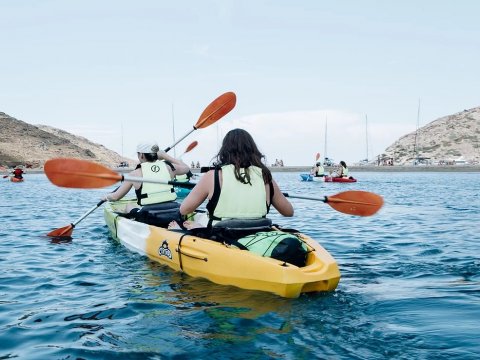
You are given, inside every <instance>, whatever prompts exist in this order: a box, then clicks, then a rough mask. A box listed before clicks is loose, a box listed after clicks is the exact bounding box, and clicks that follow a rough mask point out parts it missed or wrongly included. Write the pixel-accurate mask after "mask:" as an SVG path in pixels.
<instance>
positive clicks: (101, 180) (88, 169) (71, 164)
mask: <svg viewBox="0 0 480 360" xmlns="http://www.w3.org/2000/svg"><path fill="white" fill-rule="evenodd" d="M45 174H46V175H47V177H48V179H49V180H50V181H51V182H52V183H53V184H55V185H57V186H60V187H68V188H80V189H93V188H102V187H106V186H110V185H113V184H115V183H116V182H118V181H121V180H127V181H133V182H152V183H159V184H168V185H174V186H178V187H183V188H187V189H192V188H193V187H194V186H195V183H185V182H178V181H168V182H165V181H159V180H156V179H147V178H141V177H132V176H126V175H122V174H119V173H116V172H115V171H113V170H111V169H109V168H107V167H105V166H103V165H100V164H97V163H93V162H90V161H87V160H79V159H62V158H59V159H51V160H48V161H47V162H46V163H45ZM283 195H284V196H285V197H290V198H295V199H305V200H315V201H321V202H324V203H326V204H328V205H330V206H331V207H332V208H333V209H335V210H337V211H339V212H342V213H345V214H350V215H357V216H370V215H373V214H375V213H376V212H377V211H378V210H379V209H380V208H381V207H382V205H383V198H382V197H381V196H380V195H377V194H374V193H371V192H367V191H358V190H351V191H345V192H341V193H338V194H336V195H332V196H325V197H324V198H323V199H322V198H314V197H307V196H300V195H290V194H288V193H283Z"/></svg>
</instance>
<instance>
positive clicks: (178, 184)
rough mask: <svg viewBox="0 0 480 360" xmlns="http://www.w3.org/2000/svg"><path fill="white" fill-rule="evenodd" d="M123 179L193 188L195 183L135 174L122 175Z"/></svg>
mask: <svg viewBox="0 0 480 360" xmlns="http://www.w3.org/2000/svg"><path fill="white" fill-rule="evenodd" d="M122 178H123V180H126V181H131V182H146V183H153V184H164V185H173V186H178V187H183V188H186V189H193V188H194V187H195V185H196V184H195V183H187V182H181V181H173V180H172V181H162V180H157V179H148V178H143V177H135V176H128V175H124V176H122Z"/></svg>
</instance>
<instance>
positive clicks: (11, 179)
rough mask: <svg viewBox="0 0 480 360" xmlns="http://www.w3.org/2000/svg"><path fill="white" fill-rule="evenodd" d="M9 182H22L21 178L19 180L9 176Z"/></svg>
mask: <svg viewBox="0 0 480 360" xmlns="http://www.w3.org/2000/svg"><path fill="white" fill-rule="evenodd" d="M10 181H11V182H22V181H23V178H22V179H19V178H16V177H14V176H10Z"/></svg>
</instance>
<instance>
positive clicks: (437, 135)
mask: <svg viewBox="0 0 480 360" xmlns="http://www.w3.org/2000/svg"><path fill="white" fill-rule="evenodd" d="M380 157H381V158H383V159H393V161H394V164H395V165H413V164H414V162H415V161H416V162H417V164H419V163H420V164H439V165H448V164H455V163H457V164H458V163H464V162H466V163H468V164H478V163H479V162H480V107H476V108H473V109H470V110H464V111H461V112H459V113H456V114H453V115H448V116H445V117H442V118H439V119H437V120H434V121H432V122H430V123H429V124H427V125H425V126H423V127H421V128H419V129H418V130H417V131H414V132H411V133H409V134H407V135H405V136H402V137H401V138H400V139H398V140H397V141H395V143H393V144H392V145H391V146H389V147H388V148H387V149H386V150H385V152H384V154H382V155H381V156H380Z"/></svg>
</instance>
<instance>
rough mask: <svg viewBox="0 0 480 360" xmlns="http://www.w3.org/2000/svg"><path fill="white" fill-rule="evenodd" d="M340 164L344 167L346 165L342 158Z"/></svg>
mask: <svg viewBox="0 0 480 360" xmlns="http://www.w3.org/2000/svg"><path fill="white" fill-rule="evenodd" d="M340 165H342V166H343V167H344V168H346V167H347V164H346V163H345V161H343V160H342V161H340Z"/></svg>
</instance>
